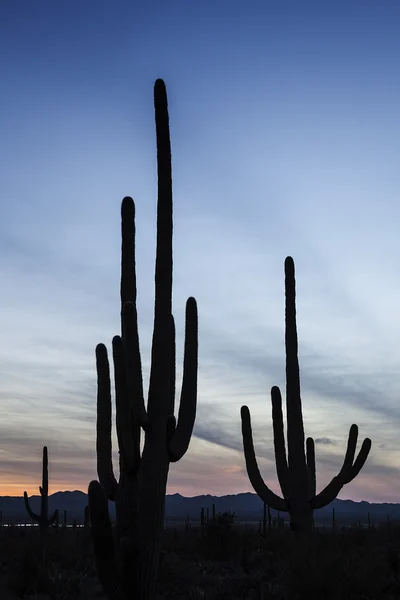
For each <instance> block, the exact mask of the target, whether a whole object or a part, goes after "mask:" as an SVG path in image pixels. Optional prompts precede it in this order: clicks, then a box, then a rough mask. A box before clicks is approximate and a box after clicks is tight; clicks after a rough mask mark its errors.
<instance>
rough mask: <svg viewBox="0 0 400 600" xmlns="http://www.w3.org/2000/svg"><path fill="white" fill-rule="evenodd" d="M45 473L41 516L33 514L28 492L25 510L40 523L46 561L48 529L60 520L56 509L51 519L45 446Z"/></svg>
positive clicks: (25, 498) (44, 450) (41, 491)
mask: <svg viewBox="0 0 400 600" xmlns="http://www.w3.org/2000/svg"><path fill="white" fill-rule="evenodd" d="M42 462H43V472H42V485H41V486H39V492H40V496H41V498H40V514H39V515H37V514H36V513H34V512H33V510H32V509H31V507H30V504H29V498H28V494H27V492H24V501H25V508H26V511H27V513H28V515H29V516H30V518H31V519H32V520H33V521H35V522H36V523H38V525H39V534H40V539H41V543H42V558H43V560H45V557H46V538H47V531H48V528H49V527H50V526H51V525H53V523H54V522H55V521H56V520H57V519H58V509H56V510H55V511H54V513H53V515H52V517H50V518H49V461H48V456H47V446H43V461H42Z"/></svg>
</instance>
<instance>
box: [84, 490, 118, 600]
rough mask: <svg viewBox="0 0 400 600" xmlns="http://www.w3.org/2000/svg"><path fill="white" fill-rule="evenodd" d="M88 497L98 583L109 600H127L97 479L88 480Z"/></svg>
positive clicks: (106, 509)
mask: <svg viewBox="0 0 400 600" xmlns="http://www.w3.org/2000/svg"><path fill="white" fill-rule="evenodd" d="M88 499H89V511H90V518H91V524H92V527H91V533H92V541H93V549H94V557H95V561H96V567H97V573H98V577H99V580H100V583H101V585H102V587H103V590H104V592H105V593H106V595H107V597H108V599H109V600H127V598H126V596H125V594H124V590H123V585H122V581H121V578H120V575H119V572H118V567H117V561H116V558H115V549H114V539H113V533H112V527H111V521H110V517H109V514H108V503H107V498H106V496H105V494H104V491H103V489H102V487H101V485H100V484H99V482H98V481H91V482H90V484H89V490H88Z"/></svg>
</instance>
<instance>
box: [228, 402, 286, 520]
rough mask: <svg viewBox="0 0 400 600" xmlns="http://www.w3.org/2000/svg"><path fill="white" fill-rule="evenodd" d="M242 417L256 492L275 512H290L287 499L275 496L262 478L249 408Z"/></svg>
mask: <svg viewBox="0 0 400 600" xmlns="http://www.w3.org/2000/svg"><path fill="white" fill-rule="evenodd" d="M240 414H241V417H242V436H243V449H244V456H245V461H246V468H247V474H248V476H249V479H250V482H251V484H252V486H253V488H254V490H255V492H256V493H257V494H258V495H259V496H260V498H261V500H263V502H265V503H266V504H268V505H269V506H271V508H273V509H275V510H282V511H287V510H288V506H289V505H288V502H287V501H286V499H285V498H281V497H280V496H278V495H277V494H275V493H274V492H273V491H272V490H270V489H269V487H268V486H267V485H266V484H265V482H264V480H263V478H262V477H261V473H260V470H259V468H258V464H257V459H256V455H255V452H254V445H253V435H252V430H251V419H250V411H249V409H248V407H247V406H242V408H241V411H240Z"/></svg>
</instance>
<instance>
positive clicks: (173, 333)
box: [168, 315, 186, 415]
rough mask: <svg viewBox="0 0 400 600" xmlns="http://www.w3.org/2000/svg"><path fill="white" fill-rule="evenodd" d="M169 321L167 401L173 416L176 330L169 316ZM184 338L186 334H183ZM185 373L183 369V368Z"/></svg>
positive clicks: (173, 321)
mask: <svg viewBox="0 0 400 600" xmlns="http://www.w3.org/2000/svg"><path fill="white" fill-rule="evenodd" d="M170 320H171V339H170V342H171V367H170V375H169V377H170V380H169V389H170V393H169V401H168V413H169V414H171V415H173V414H174V409H175V394H176V330H175V320H174V316H173V315H171V316H170ZM185 337H186V334H185ZM183 370H184V371H185V367H183Z"/></svg>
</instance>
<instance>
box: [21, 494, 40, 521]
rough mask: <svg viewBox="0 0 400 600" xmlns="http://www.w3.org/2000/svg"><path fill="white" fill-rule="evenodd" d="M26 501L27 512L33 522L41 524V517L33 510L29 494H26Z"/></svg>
mask: <svg viewBox="0 0 400 600" xmlns="http://www.w3.org/2000/svg"><path fill="white" fill-rule="evenodd" d="M24 501H25V508H26V512H27V513H28V515H29V516H30V518H31V519H32V520H33V521H36V522H37V523H39V522H40V515H37V514H36V513H34V512H33V510H32V509H31V507H30V504H29V498H28V494H27V492H24Z"/></svg>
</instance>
